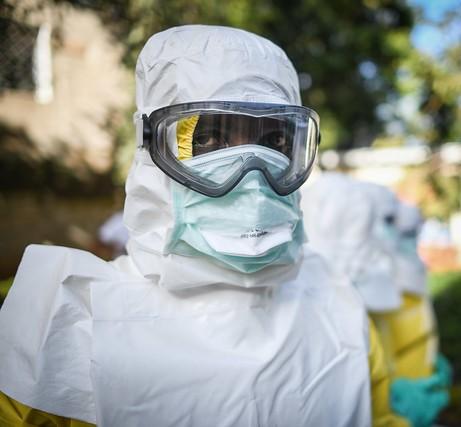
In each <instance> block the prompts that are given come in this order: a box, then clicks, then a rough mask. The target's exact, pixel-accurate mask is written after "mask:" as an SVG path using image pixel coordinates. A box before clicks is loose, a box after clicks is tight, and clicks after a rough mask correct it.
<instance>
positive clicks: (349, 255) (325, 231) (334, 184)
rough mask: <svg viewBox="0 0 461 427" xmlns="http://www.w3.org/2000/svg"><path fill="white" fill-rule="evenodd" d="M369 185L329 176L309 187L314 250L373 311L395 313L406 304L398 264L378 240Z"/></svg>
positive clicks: (305, 203) (306, 196)
mask: <svg viewBox="0 0 461 427" xmlns="http://www.w3.org/2000/svg"><path fill="white" fill-rule="evenodd" d="M363 185H364V184H362V183H360V182H358V181H355V180H354V179H352V178H349V177H347V176H345V175H342V174H339V173H325V174H323V175H322V176H321V177H320V178H319V179H318V180H317V181H316V182H315V183H314V184H313V185H311V186H308V187H304V188H303V198H302V201H301V205H302V209H303V211H304V218H305V226H306V230H307V236H308V238H309V246H310V247H311V248H312V249H313V250H315V251H317V252H319V253H320V254H321V255H323V256H324V257H325V258H326V259H327V260H328V261H329V263H330V265H331V267H332V269H333V271H334V272H335V273H336V274H339V275H346V276H347V277H348V278H349V280H350V281H351V282H352V284H353V285H354V286H355V287H356V288H357V290H358V291H359V293H360V294H361V296H362V298H363V301H364V303H365V305H366V307H367V309H368V310H370V311H388V310H393V309H395V308H397V307H399V305H400V304H401V300H400V292H399V290H398V289H397V286H396V285H395V282H394V279H393V273H394V266H393V260H392V257H391V256H390V255H389V253H388V252H387V251H386V250H385V248H384V247H383V245H382V244H381V243H380V241H379V239H377V238H376V236H375V235H374V231H373V230H374V227H375V222H376V217H377V215H376V207H375V206H374V205H373V203H372V201H371V199H370V198H369V196H368V194H367V192H366V191H365V190H364V187H363ZM367 185H368V184H367Z"/></svg>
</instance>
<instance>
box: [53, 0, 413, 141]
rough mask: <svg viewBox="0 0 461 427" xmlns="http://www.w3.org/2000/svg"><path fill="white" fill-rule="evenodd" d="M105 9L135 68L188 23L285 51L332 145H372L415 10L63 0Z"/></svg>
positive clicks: (313, 2)
mask: <svg viewBox="0 0 461 427" xmlns="http://www.w3.org/2000/svg"><path fill="white" fill-rule="evenodd" d="M60 1H61V2H64V1H66V2H70V3H72V4H74V5H79V6H81V7H91V8H93V9H95V10H97V11H98V12H99V13H100V14H101V16H103V18H104V19H105V21H106V22H107V23H108V24H109V25H111V26H112V28H113V31H114V34H116V35H117V37H118V38H119V39H120V40H122V41H123V42H124V43H125V45H126V48H127V49H126V55H125V63H126V64H127V65H128V66H129V67H133V66H134V63H135V59H136V56H137V54H138V53H139V50H140V49H141V47H142V45H143V44H144V43H145V41H146V40H147V38H148V37H149V36H150V35H152V34H153V33H155V32H157V31H159V30H162V29H165V28H168V27H171V26H175V25H182V24H197V23H202V24H218V25H228V26H237V27H240V28H244V29H247V30H250V31H253V32H256V33H258V34H261V35H263V36H265V37H267V38H269V39H271V40H273V41H274V42H275V43H277V44H279V45H280V46H281V47H282V48H284V49H285V50H286V51H287V53H288V56H289V57H290V58H291V59H292V61H293V63H294V65H295V67H296V69H297V70H298V71H299V72H300V81H301V86H302V88H303V101H304V104H305V105H308V106H311V107H312V108H314V109H316V110H317V111H318V112H319V113H320V115H321V119H322V133H323V144H322V146H323V147H324V148H331V147H335V146H337V147H340V148H349V147H351V146H354V145H355V146H357V145H369V144H370V143H371V141H372V139H373V138H374V136H375V135H376V133H377V132H378V131H379V130H380V129H381V125H382V123H381V122H380V121H379V119H378V118H377V116H376V114H375V108H376V106H377V105H378V104H379V103H380V102H383V101H384V100H386V99H387V98H389V97H390V96H393V95H394V96H395V94H396V92H395V81H396V78H395V73H396V70H397V68H398V66H399V61H400V60H401V58H402V57H404V56H405V55H407V54H408V51H409V49H410V45H409V38H408V34H409V30H410V27H411V25H412V17H411V10H410V9H409V7H408V6H406V4H405V2H404V1H403V0H362V1H359V0H356V1H346V0H330V1H328V2H325V1H322V0H228V1H219V0H187V1H186V0H113V1H109V0H92V1H89V0H60Z"/></svg>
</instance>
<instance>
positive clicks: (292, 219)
mask: <svg viewBox="0 0 461 427" xmlns="http://www.w3.org/2000/svg"><path fill="white" fill-rule="evenodd" d="M201 157H202V158H203V157H204V156H201ZM222 160H223V159H222V158H221V159H220V161H219V162H206V163H205V162H204V163H202V164H200V165H194V169H196V170H199V171H200V172H201V173H205V174H206V175H207V176H210V175H212V174H213V173H217V174H218V173H221V172H220V171H222V168H223V161H222ZM194 161H195V159H193V160H190V161H188V162H189V163H192V162H194ZM271 167H272V168H274V169H275V168H276V167H277V166H276V165H272V166H271ZM172 194H173V209H174V226H173V229H172V230H171V232H170V234H169V238H168V241H167V245H166V247H165V252H166V253H174V254H178V255H183V256H205V257H207V258H210V259H212V260H213V261H214V262H216V263H218V264H220V265H223V266H225V267H226V268H229V269H232V270H236V271H240V272H243V273H253V272H256V271H259V270H261V269H263V268H264V267H267V266H269V265H284V264H291V263H294V262H296V260H297V259H298V257H299V254H300V248H301V245H302V243H303V241H304V228H303V222H302V213H301V210H300V208H299V193H298V192H294V193H292V194H290V195H288V196H279V195H277V194H276V193H275V192H274V191H273V190H272V189H271V188H270V187H269V185H268V184H267V182H266V181H265V179H264V176H263V175H262V174H261V173H260V172H259V171H251V172H249V173H248V174H247V175H245V176H244V178H243V179H242V181H241V182H240V183H239V184H238V185H237V186H236V187H235V188H234V189H233V190H232V191H231V192H230V193H228V194H226V195H225V196H223V197H218V198H211V197H207V196H204V195H202V194H200V193H197V192H195V191H192V190H190V189H188V188H187V187H184V186H182V185H180V184H177V183H174V182H173V183H172Z"/></svg>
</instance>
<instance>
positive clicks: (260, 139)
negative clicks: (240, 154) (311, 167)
mask: <svg viewBox="0 0 461 427" xmlns="http://www.w3.org/2000/svg"><path fill="white" fill-rule="evenodd" d="M290 133H291V132H290V129H289V125H288V124H287V122H283V121H281V120H277V119H271V118H267V117H261V118H259V117H251V116H244V115H239V114H214V115H204V116H202V117H200V119H199V121H198V123H197V126H196V128H195V131H194V135H193V140H192V152H193V155H194V156H198V155H200V154H205V153H209V152H212V151H215V150H219V149H222V148H228V147H234V146H238V145H244V144H257V145H261V146H264V147H267V148H271V149H273V150H276V151H278V152H280V153H282V154H285V155H286V156H288V157H290V155H291V150H292V146H291V141H292V138H291V137H290Z"/></svg>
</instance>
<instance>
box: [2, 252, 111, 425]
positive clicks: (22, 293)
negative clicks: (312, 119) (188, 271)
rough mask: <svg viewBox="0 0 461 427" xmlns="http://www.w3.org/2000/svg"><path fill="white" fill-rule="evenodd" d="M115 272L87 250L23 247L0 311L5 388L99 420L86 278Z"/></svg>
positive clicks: (56, 410) (37, 403) (41, 405)
mask: <svg viewBox="0 0 461 427" xmlns="http://www.w3.org/2000/svg"><path fill="white" fill-rule="evenodd" d="M82 272H84V273H83V274H84V275H85V276H83V275H82ZM114 274H115V269H114V268H113V267H111V266H109V264H107V263H106V262H104V261H102V260H100V259H99V258H97V257H95V256H94V255H92V254H90V253H88V252H84V251H80V250H76V249H69V248H63V247H56V246H42V245H31V246H29V247H27V248H26V251H25V253H24V256H23V258H22V261H21V264H20V266H19V269H18V272H17V275H16V277H15V280H14V283H13V286H12V288H11V289H10V292H9V293H8V296H7V298H6V300H5V302H4V304H3V307H2V309H1V311H0V367H1V374H0V391H2V392H4V393H5V394H7V395H8V396H10V397H12V398H13V399H15V400H17V401H18V402H21V403H23V404H25V405H28V406H30V407H32V408H36V409H40V410H42V411H46V412H49V413H52V414H56V415H60V416H64V417H69V418H75V419H78V420H83V421H87V422H90V423H95V408H94V401H93V392H92V385H91V381H90V352H91V336H92V321H91V312H90V311H91V309H90V307H91V305H90V292H89V286H90V283H91V282H93V281H97V280H98V279H99V280H101V279H103V278H109V277H110V276H113V275H114Z"/></svg>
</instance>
